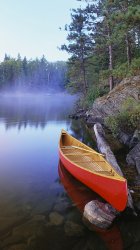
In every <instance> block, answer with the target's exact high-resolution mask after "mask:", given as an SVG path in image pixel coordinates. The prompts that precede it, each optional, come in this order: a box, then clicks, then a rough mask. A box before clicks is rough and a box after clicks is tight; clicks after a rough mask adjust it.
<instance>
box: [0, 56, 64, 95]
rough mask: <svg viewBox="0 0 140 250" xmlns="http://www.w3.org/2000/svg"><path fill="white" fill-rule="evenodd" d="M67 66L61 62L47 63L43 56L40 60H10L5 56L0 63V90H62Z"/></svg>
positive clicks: (18, 57) (19, 58) (10, 58)
mask: <svg viewBox="0 0 140 250" xmlns="http://www.w3.org/2000/svg"><path fill="white" fill-rule="evenodd" d="M66 72H67V66H66V63H65V62H63V61H57V62H48V61H47V60H46V58H45V56H42V58H41V59H38V58H36V59H35V60H33V59H30V60H27V58H26V57H24V58H23V59H22V58H21V56H20V54H18V56H17V58H12V57H10V56H8V55H7V54H5V57H4V60H3V61H2V62H1V63H0V89H1V90H22V91H33V90H39V91H41V90H43V91H47V90H48V89H49V90H54V89H55V90H58V91H59V90H63V89H64V88H65V84H66Z"/></svg>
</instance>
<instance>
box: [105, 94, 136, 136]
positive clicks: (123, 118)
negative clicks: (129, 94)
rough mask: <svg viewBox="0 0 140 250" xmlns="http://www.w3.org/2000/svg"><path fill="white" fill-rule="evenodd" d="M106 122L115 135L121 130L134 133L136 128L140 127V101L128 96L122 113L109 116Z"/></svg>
mask: <svg viewBox="0 0 140 250" xmlns="http://www.w3.org/2000/svg"><path fill="white" fill-rule="evenodd" d="M105 124H106V125H107V126H108V127H109V128H110V129H111V131H112V133H113V134H114V135H115V136H116V135H117V133H118V132H119V130H122V131H124V132H128V133H129V132H130V133H132V132H134V130H135V129H140V103H139V102H137V101H136V100H134V99H133V98H128V99H127V100H126V101H125V102H124V103H123V104H122V108H121V110H120V113H118V114H116V115H113V116H109V117H107V118H106V119H105Z"/></svg>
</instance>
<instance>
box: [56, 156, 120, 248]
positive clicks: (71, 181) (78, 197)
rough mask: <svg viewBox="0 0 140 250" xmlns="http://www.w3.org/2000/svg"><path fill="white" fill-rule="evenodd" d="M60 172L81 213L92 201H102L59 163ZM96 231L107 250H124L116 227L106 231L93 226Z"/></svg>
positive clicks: (63, 182)
mask: <svg viewBox="0 0 140 250" xmlns="http://www.w3.org/2000/svg"><path fill="white" fill-rule="evenodd" d="M58 172H59V176H60V181H61V183H62V184H63V186H64V188H65V190H66V192H67V194H68V196H69V197H70V198H71V200H72V201H73V202H74V203H75V205H76V206H77V208H78V209H79V210H80V212H81V213H83V211H84V207H85V205H86V204H87V203H88V202H90V201H92V200H100V197H99V196H98V195H97V194H96V193H94V192H93V191H91V190H90V189H89V188H87V187H86V186H85V185H83V184H82V183H81V182H79V181H78V180H77V179H75V178H74V177H73V176H72V175H71V174H70V173H69V172H68V171H67V170H66V169H65V167H64V166H63V164H62V162H61V161H59V165H58ZM92 230H94V231H95V232H96V233H97V234H98V235H99V236H100V237H101V239H102V240H103V241H104V242H105V244H106V246H107V249H109V250H122V249H123V241H122V238H121V233H120V230H119V228H118V227H117V226H116V225H113V226H112V227H111V228H110V229H107V230H104V229H100V228H98V227H97V226H94V225H92Z"/></svg>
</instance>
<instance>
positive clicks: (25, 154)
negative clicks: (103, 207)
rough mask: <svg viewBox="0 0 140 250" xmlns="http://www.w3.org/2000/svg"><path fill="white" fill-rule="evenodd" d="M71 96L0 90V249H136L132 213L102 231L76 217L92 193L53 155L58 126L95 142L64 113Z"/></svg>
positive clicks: (138, 232)
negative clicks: (89, 228)
mask: <svg viewBox="0 0 140 250" xmlns="http://www.w3.org/2000/svg"><path fill="white" fill-rule="evenodd" d="M76 98H77V97H75V96H69V95H68V94H66V93H58V94H38V95H37V94H26V95H25V94H19V93H17V94H16V95H11V94H5V95H0V250H65V249H67V250H78V249H79V250H93V249H94V250H96V249H97V250H98V249H99V250H100V249H112V250H115V249H116V250H119V249H140V222H139V220H138V218H137V219H136V220H135V219H134V218H128V217H125V218H123V219H121V220H118V221H116V223H115V225H113V227H112V228H111V229H110V230H108V231H102V230H95V231H90V230H88V229H87V228H86V226H85V225H84V224H83V222H82V213H81V212H80V211H82V210H83V207H84V205H85V203H86V201H87V199H89V200H91V199H94V198H95V197H96V195H95V194H94V193H92V192H91V191H89V190H88V189H86V187H84V186H83V185H82V184H81V183H79V182H77V181H76V180H75V179H74V178H73V177H72V176H71V175H70V174H69V173H67V171H65V170H64V169H63V166H62V164H61V163H60V162H59V157H58V141H59V136H60V132H61V129H62V128H64V129H66V130H67V131H68V132H69V133H70V134H72V135H73V136H75V137H76V138H78V139H80V140H82V141H83V142H85V143H86V144H89V145H90V146H93V147H96V145H95V142H93V141H92V140H91V136H90V135H89V134H88V131H87V130H86V128H85V127H84V125H83V124H82V122H81V121H75V120H70V119H69V118H68V114H70V113H72V111H73V109H74V103H75V101H76ZM64 177H65V178H64ZM68 186H70V187H69V190H68ZM74 190H76V192H77V193H75V191H74ZM81 190H82V196H81ZM73 194H76V197H78V199H77V201H76V200H75V196H74V197H73ZM75 203H76V204H75Z"/></svg>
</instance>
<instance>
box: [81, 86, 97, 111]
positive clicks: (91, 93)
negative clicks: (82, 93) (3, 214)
mask: <svg viewBox="0 0 140 250" xmlns="http://www.w3.org/2000/svg"><path fill="white" fill-rule="evenodd" d="M99 96H100V89H99V87H97V86H96V85H95V86H92V87H90V88H89V89H88V92H87V95H86V97H85V100H84V105H85V106H86V107H90V106H91V105H92V104H93V102H94V101H95V99H96V98H98V97H99Z"/></svg>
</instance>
